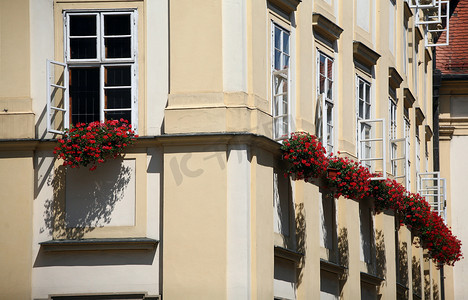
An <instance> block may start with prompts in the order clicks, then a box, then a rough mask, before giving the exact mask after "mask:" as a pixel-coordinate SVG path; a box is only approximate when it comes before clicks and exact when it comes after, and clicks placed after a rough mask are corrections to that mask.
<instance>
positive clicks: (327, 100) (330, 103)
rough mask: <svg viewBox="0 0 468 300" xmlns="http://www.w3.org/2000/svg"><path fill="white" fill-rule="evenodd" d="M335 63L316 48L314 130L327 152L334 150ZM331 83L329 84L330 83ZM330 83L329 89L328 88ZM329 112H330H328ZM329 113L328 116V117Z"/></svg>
mask: <svg viewBox="0 0 468 300" xmlns="http://www.w3.org/2000/svg"><path fill="white" fill-rule="evenodd" d="M322 58H323V59H324V65H325V68H324V71H325V73H324V74H322V73H321V71H320V62H321V60H322ZM329 62H331V73H332V74H331V78H330V76H329V75H330V74H328V71H329V69H328V63H329ZM334 68H335V65H334V60H333V59H332V58H331V57H329V56H328V55H326V54H324V53H323V52H321V51H320V50H317V108H318V110H317V118H316V119H317V121H318V123H317V126H316V132H317V135H318V138H319V139H320V141H321V142H322V145H323V146H324V147H325V149H326V151H327V153H328V154H331V153H332V152H333V151H334V147H335V143H334V139H335V136H334V129H335V125H334V106H335V102H334V99H333V98H334V81H335V80H334V77H335V74H334V73H335V70H334ZM322 76H323V77H324V83H323V85H324V88H323V92H321V91H320V77H322ZM330 83H331V84H330ZM330 85H331V89H330V88H329V87H330ZM329 112H330V114H329ZM329 115H330V118H329Z"/></svg>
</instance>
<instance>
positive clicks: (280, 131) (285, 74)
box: [271, 21, 292, 141]
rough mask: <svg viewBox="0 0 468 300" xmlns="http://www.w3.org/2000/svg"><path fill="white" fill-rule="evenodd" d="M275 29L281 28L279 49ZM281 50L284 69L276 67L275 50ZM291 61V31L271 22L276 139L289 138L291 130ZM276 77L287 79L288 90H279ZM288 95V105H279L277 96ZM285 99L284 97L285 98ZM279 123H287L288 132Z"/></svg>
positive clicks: (272, 97)
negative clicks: (286, 39) (286, 37)
mask: <svg viewBox="0 0 468 300" xmlns="http://www.w3.org/2000/svg"><path fill="white" fill-rule="evenodd" d="M275 29H279V30H280V32H281V34H280V48H279V49H277V48H276V47H275ZM285 34H287V36H288V39H289V40H288V43H287V49H284V48H283V47H284V41H283V37H284V35H285ZM276 49H277V50H279V51H280V65H284V66H285V67H283V68H282V69H278V70H277V69H275V50H276ZM285 50H286V51H285ZM284 57H287V59H288V61H287V64H284V63H285V61H284ZM290 63H291V32H290V31H289V30H286V29H285V28H284V27H282V26H280V25H278V24H277V23H275V22H273V21H272V22H271V74H272V76H271V112H272V119H273V134H272V136H273V139H274V140H276V141H280V140H283V139H285V138H288V136H289V133H290V131H291V121H290V111H291V99H290V98H291V87H292V85H291V76H290V69H291V66H290ZM276 79H277V80H278V82H281V81H286V87H287V91H286V92H284V91H282V90H281V91H279V90H280V89H279V85H280V84H281V83H279V84H278V86H276V84H275V82H276ZM284 95H286V101H287V103H286V107H285V106H284V105H279V103H278V104H277V103H276V98H280V97H282V96H284ZM283 101H284V98H283ZM285 109H286V111H284V110H285ZM279 124H281V125H283V126H284V124H286V128H287V129H286V132H284V128H283V127H282V126H279Z"/></svg>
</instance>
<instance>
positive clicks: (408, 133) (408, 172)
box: [403, 108, 411, 191]
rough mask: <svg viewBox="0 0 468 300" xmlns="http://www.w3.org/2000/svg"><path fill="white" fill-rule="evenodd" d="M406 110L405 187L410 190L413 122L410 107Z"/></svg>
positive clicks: (404, 122)
mask: <svg viewBox="0 0 468 300" xmlns="http://www.w3.org/2000/svg"><path fill="white" fill-rule="evenodd" d="M405 111H406V112H405V113H404V114H403V125H404V130H403V132H404V137H405V141H406V146H405V152H406V162H405V176H406V180H405V187H406V189H407V190H408V191H411V157H410V153H409V149H411V122H410V119H409V109H408V108H405ZM407 114H408V115H407Z"/></svg>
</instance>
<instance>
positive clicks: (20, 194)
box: [0, 149, 34, 299]
mask: <svg viewBox="0 0 468 300" xmlns="http://www.w3.org/2000/svg"><path fill="white" fill-rule="evenodd" d="M0 170H1V171H0V181H1V182H2V188H1V190H0V199H2V206H3V209H2V210H1V211H0V220H1V221H0V224H1V225H0V239H1V240H2V243H1V244H2V246H1V247H0V269H1V270H2V272H0V298H2V299H30V297H31V265H32V261H31V241H32V229H33V222H32V220H33V210H32V205H33V195H34V185H33V182H34V174H33V161H32V151H21V150H20V149H15V150H13V151H2V152H0Z"/></svg>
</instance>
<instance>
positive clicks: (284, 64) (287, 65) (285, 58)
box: [283, 54, 289, 69]
mask: <svg viewBox="0 0 468 300" xmlns="http://www.w3.org/2000/svg"><path fill="white" fill-rule="evenodd" d="M288 67H289V56H287V55H284V54H283V69H287V68H288Z"/></svg>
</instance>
